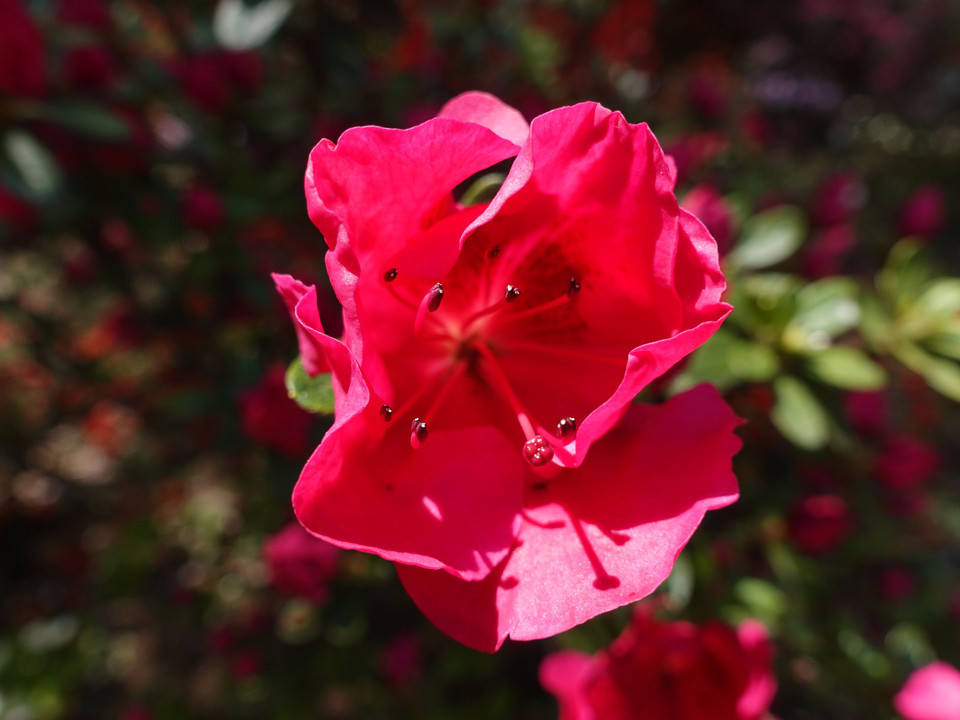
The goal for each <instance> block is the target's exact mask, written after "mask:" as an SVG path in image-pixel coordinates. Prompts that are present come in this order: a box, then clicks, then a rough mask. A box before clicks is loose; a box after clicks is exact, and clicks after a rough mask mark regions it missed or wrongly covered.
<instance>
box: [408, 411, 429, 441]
mask: <svg viewBox="0 0 960 720" xmlns="http://www.w3.org/2000/svg"><path fill="white" fill-rule="evenodd" d="M426 439H427V424H426V423H425V422H424V421H423V420H421V419H420V418H414V420H413V423H412V424H411V425H410V444H412V445H413V446H414V447H417V446H418V445H419V444H420V443H422V442H423V441H424V440H426Z"/></svg>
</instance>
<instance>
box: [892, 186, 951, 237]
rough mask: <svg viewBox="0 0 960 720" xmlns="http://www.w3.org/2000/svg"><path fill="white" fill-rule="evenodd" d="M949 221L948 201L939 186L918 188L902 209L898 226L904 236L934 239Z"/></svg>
mask: <svg viewBox="0 0 960 720" xmlns="http://www.w3.org/2000/svg"><path fill="white" fill-rule="evenodd" d="M946 219H947V199H946V195H945V194H944V192H943V189H942V188H940V187H939V186H937V185H932V184H930V185H923V186H921V187H919V188H917V189H916V190H915V191H914V192H913V194H912V195H910V197H908V198H907V200H906V202H904V203H903V206H902V207H901V208H900V216H899V218H898V225H899V227H900V232H901V233H902V234H903V235H919V236H920V237H925V238H929V237H933V236H934V235H937V234H938V233H939V232H940V231H941V230H942V229H943V224H944V222H946Z"/></svg>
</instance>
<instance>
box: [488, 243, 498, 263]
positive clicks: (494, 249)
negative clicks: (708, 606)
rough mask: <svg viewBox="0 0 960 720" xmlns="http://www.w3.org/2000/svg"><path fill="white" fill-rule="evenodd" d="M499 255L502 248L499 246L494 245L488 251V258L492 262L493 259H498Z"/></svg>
mask: <svg viewBox="0 0 960 720" xmlns="http://www.w3.org/2000/svg"><path fill="white" fill-rule="evenodd" d="M499 254H500V246H499V245H494V246H493V247H492V248H490V249H489V250H487V257H488V258H490V259H491V260H492V259H493V258H495V257H496V256H497V255H499Z"/></svg>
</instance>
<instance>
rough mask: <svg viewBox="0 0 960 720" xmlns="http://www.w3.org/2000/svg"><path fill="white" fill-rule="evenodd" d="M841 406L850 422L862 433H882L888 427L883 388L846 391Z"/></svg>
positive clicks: (875, 434)
mask: <svg viewBox="0 0 960 720" xmlns="http://www.w3.org/2000/svg"><path fill="white" fill-rule="evenodd" d="M843 407H844V410H845V412H846V415H847V419H848V420H849V421H850V424H851V425H852V426H853V428H854V429H855V430H857V432H860V433H863V434H864V435H869V436H874V437H875V436H878V435H883V434H884V433H886V431H887V430H888V429H889V427H890V408H889V404H888V402H887V393H886V392H885V391H883V390H872V391H864V392H850V393H847V394H846V396H845V397H844V401H843Z"/></svg>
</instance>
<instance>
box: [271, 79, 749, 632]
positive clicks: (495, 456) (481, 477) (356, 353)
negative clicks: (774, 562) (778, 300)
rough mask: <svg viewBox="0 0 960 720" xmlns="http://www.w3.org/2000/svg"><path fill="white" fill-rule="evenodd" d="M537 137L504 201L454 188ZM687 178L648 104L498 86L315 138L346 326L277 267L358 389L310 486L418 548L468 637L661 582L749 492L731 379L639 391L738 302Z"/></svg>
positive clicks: (599, 608) (306, 481) (447, 626)
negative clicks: (423, 112)
mask: <svg viewBox="0 0 960 720" xmlns="http://www.w3.org/2000/svg"><path fill="white" fill-rule="evenodd" d="M514 155H516V156H517V159H516V160H515V162H514V163H513V166H512V168H511V170H510V173H509V175H508V176H507V178H506V180H505V182H504V184H503V186H502V188H501V189H500V191H499V192H498V193H497V195H496V197H494V199H493V200H492V201H490V202H489V203H480V204H477V205H473V206H469V207H464V206H462V205H460V204H458V203H457V202H456V200H455V198H454V197H453V193H452V191H453V189H454V188H455V187H456V186H457V185H458V184H459V183H461V182H462V181H463V180H465V179H466V178H469V177H470V176H471V175H473V174H475V173H477V172H479V171H482V170H484V169H485V168H488V167H490V166H491V165H494V164H496V163H498V162H500V161H502V160H504V159H507V158H509V157H512V156H514ZM673 185H674V178H673V174H672V171H671V167H670V165H669V164H668V163H667V161H666V160H665V158H664V156H663V154H662V152H661V151H660V148H659V145H658V144H657V142H656V140H655V139H654V138H653V136H652V134H651V133H650V131H649V129H648V128H647V127H646V126H645V125H630V124H629V123H627V122H626V121H625V120H624V119H623V117H622V116H621V115H620V114H619V113H612V112H610V111H609V110H606V109H605V108H602V107H600V106H599V105H596V104H594V103H583V104H580V105H576V106H573V107H568V108H561V109H559V110H555V111H552V112H549V113H546V114H544V115H541V116H539V117H538V118H536V119H535V120H534V121H533V123H532V125H531V126H529V127H528V126H527V124H526V123H525V122H524V121H523V119H522V117H521V116H520V115H519V113H517V112H516V111H515V110H513V109H512V108H509V107H507V106H505V105H504V104H503V103H501V102H500V101H499V100H497V99H496V98H493V97H492V96H489V95H485V94H481V93H468V94H466V95H463V96H460V97H458V98H457V99H455V100H454V101H452V102H451V103H449V104H448V105H447V106H445V107H444V110H443V111H442V112H441V113H440V116H439V117H437V118H435V119H433V120H430V121H428V122H426V123H424V124H422V125H418V126H416V127H414V128H410V129H409V130H389V129H384V128H375V127H363V128H354V129H352V130H348V131H347V132H346V133H344V134H343V136H341V138H340V141H339V143H338V144H337V145H334V144H333V143H332V142H330V141H328V140H325V141H323V142H321V143H320V144H319V145H317V146H316V148H315V149H314V151H313V153H312V155H311V159H310V163H309V166H308V171H307V180H306V186H307V198H308V207H309V210H310V215H311V218H312V219H313V220H314V222H315V223H316V224H317V226H318V227H319V228H320V229H321V231H322V232H323V233H324V236H325V238H326V240H327V243H328V245H329V246H330V248H331V251H330V252H329V253H328V254H327V269H328V272H329V275H330V278H331V282H332V284H333V287H334V289H335V291H336V293H337V296H338V298H339V299H340V301H341V303H342V304H343V307H344V319H345V329H344V339H343V342H340V341H338V340H335V339H334V338H332V337H330V336H328V335H326V334H324V332H323V329H322V327H321V326H320V323H319V318H318V313H317V303H316V292H315V290H314V289H313V288H307V287H305V286H304V285H302V284H301V283H299V282H297V281H295V280H293V279H292V278H290V277H289V276H275V279H276V281H277V284H278V288H279V290H280V292H281V294H282V295H283V297H284V299H285V300H286V302H287V304H288V307H289V308H290V310H291V312H292V314H293V316H294V318H295V320H296V323H297V326H298V327H299V328H300V330H301V332H300V342H301V356H302V357H303V358H304V367H305V368H306V369H307V371H308V372H311V373H312V372H314V370H315V369H314V368H313V367H312V365H313V358H317V357H325V358H326V360H327V362H328V363H329V367H330V368H331V369H332V371H333V382H334V392H335V396H336V421H335V423H334V425H333V427H332V428H331V430H330V431H329V432H328V433H327V435H326V437H325V438H324V441H323V443H322V444H321V446H320V448H319V449H318V450H317V451H316V452H315V453H314V454H313V456H312V458H311V459H310V461H309V462H308V464H307V466H306V468H305V469H304V471H303V473H302V475H301V477H300V481H299V482H298V485H297V488H296V490H295V492H294V507H295V509H296V511H297V515H298V517H299V518H300V520H301V522H303V523H304V525H305V526H306V527H307V528H308V529H310V530H311V532H314V533H316V534H317V535H318V536H320V537H323V538H325V539H328V540H330V541H331V542H334V543H336V544H338V545H341V546H343V547H348V548H355V549H360V550H365V551H370V552H376V553H378V554H380V555H382V556H384V557H386V558H388V559H391V560H396V561H398V562H400V563H403V565H401V566H399V567H398V572H399V573H400V576H401V579H402V581H403V582H404V584H405V586H406V588H407V590H408V592H410V594H411V595H412V596H413V598H414V600H415V601H416V602H417V603H418V604H419V605H420V607H421V609H423V610H424V611H425V612H426V613H427V615H428V616H430V617H431V619H433V620H434V622H436V623H437V624H438V625H439V626H440V627H441V628H442V629H443V630H445V631H446V632H448V633H450V634H452V635H454V636H455V637H457V638H458V639H460V640H462V641H463V642H465V643H467V644H470V645H472V646H474V647H482V648H485V649H493V648H495V647H497V646H499V644H500V643H501V642H502V641H503V640H504V638H505V637H506V636H507V635H508V634H511V635H512V636H513V637H515V638H522V639H533V638H538V637H545V636H547V635H551V634H554V633H556V632H560V631H561V630H564V629H566V628H568V627H571V626H572V625H575V624H577V623H580V622H583V621H584V620H586V619H588V618H590V617H592V616H594V615H596V614H598V613H600V612H604V611H606V610H608V609H611V608H613V607H617V606H620V605H623V604H625V603H627V602H631V601H633V600H636V599H638V598H640V597H642V596H644V595H646V594H647V593H649V592H650V591H652V590H653V588H654V587H656V585H657V584H658V583H659V582H660V581H662V580H663V579H664V578H665V577H666V575H667V574H668V573H669V569H670V567H671V566H672V563H673V560H674V558H675V557H676V554H677V552H678V551H679V548H680V547H682V545H683V544H684V543H686V541H687V539H688V538H689V537H690V535H691V533H692V532H693V530H694V528H695V527H696V526H697V524H698V523H699V522H700V519H701V518H702V517H703V514H704V512H705V511H706V510H708V509H711V508H716V507H720V506H722V505H725V504H728V503H730V502H732V501H733V500H734V499H735V498H736V494H737V490H736V483H735V479H734V477H733V475H732V473H731V471H730V457H731V456H732V454H733V453H734V452H735V451H736V449H737V448H738V446H739V442H738V441H737V439H736V438H735V436H734V435H733V433H732V430H733V428H734V427H735V426H736V425H737V424H738V420H737V419H736V418H735V417H734V415H733V414H732V412H731V411H730V410H729V408H728V407H727V406H726V405H725V403H724V402H723V401H722V400H721V398H720V397H719V395H718V394H717V393H716V392H715V391H713V390H712V389H709V388H707V387H701V388H699V389H696V390H694V391H691V392H689V393H687V394H684V395H681V396H677V397H675V398H674V399H672V400H671V401H670V402H669V403H667V404H665V405H663V406H661V407H658V408H654V407H643V406H638V405H633V404H632V400H633V398H634V396H635V395H636V394H637V392H639V390H640V389H642V388H643V387H645V386H646V385H647V384H648V383H649V382H651V381H652V380H653V379H655V378H656V377H658V376H659V375H662V374H663V373H664V372H665V371H666V370H668V369H669V368H670V367H671V366H672V365H673V364H674V363H676V362H677V361H678V360H679V359H680V358H682V357H683V356H684V355H686V354H687V353H689V352H690V351H692V350H693V349H694V348H695V347H697V346H698V345H699V344H700V343H702V342H703V341H704V340H705V339H706V338H708V337H709V336H710V335H711V334H712V333H713V332H714V330H715V329H716V328H717V327H718V326H719V324H720V322H721V321H722V320H723V318H724V317H725V316H726V314H727V313H728V312H729V306H727V305H725V304H724V303H722V302H720V294H721V293H722V290H723V278H722V275H721V273H720V271H719V267H718V257H717V250H716V244H715V242H714V241H713V239H712V238H711V237H710V235H709V233H708V232H707V231H706V229H705V228H704V227H703V225H702V224H701V223H700V222H699V221H697V220H696V219H695V218H694V217H693V216H692V215H690V214H689V213H687V212H686V211H683V210H680V209H679V208H678V207H677V202H676V198H675V197H674V194H673ZM308 361H310V362H309V363H308ZM621 421H622V422H621ZM618 423H619V428H618V429H617V430H613V428H615V427H616V426H617V425H618ZM548 428H549V429H548ZM594 444H597V446H598V447H597V449H595V450H592V451H591V452H590V456H589V457H587V452H588V450H590V448H591V446H593V445H594ZM667 478H669V480H667ZM557 593H563V594H564V595H566V596H568V597H565V598H564V599H563V600H560V599H558V595H557Z"/></svg>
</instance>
